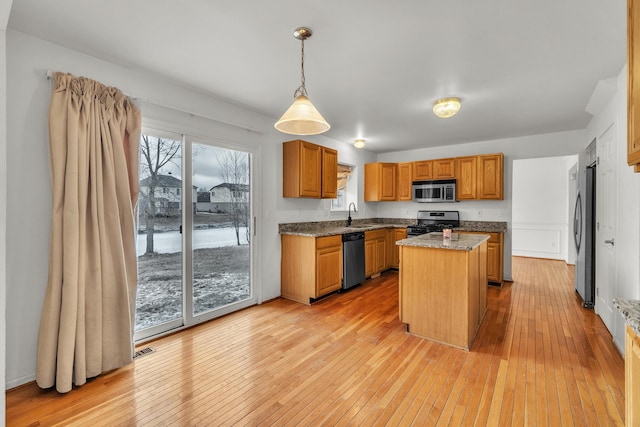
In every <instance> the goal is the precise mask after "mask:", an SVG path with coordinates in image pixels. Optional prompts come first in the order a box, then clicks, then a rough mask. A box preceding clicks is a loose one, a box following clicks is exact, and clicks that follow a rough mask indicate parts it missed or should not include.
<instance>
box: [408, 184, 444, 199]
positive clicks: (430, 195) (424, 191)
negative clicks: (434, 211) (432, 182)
mask: <svg viewBox="0 0 640 427" xmlns="http://www.w3.org/2000/svg"><path fill="white" fill-rule="evenodd" d="M415 197H416V200H420V201H424V202H435V201H439V200H440V199H441V198H442V188H440V187H422V188H416V190H415Z"/></svg>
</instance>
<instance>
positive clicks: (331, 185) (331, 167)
mask: <svg viewBox="0 0 640 427" xmlns="http://www.w3.org/2000/svg"><path fill="white" fill-rule="evenodd" d="M320 197H322V198H323V199H335V198H336V197H338V152H337V151H336V150H334V149H332V148H327V147H322V194H321V196H320Z"/></svg>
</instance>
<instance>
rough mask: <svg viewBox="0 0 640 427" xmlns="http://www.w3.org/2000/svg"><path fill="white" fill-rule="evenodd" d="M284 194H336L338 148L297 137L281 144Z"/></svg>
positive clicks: (333, 196)
mask: <svg viewBox="0 0 640 427" xmlns="http://www.w3.org/2000/svg"><path fill="white" fill-rule="evenodd" d="M282 167H283V173H282V195H283V197H312V198H320V197H324V198H336V197H337V194H338V152H337V151H336V150H333V149H331V148H326V147H322V146H320V145H316V144H312V143H311V142H307V141H302V140H300V139H296V140H294V141H288V142H285V143H283V144H282Z"/></svg>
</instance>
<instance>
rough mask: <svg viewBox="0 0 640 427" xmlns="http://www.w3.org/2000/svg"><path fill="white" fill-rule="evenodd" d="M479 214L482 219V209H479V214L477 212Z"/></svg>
mask: <svg viewBox="0 0 640 427" xmlns="http://www.w3.org/2000/svg"><path fill="white" fill-rule="evenodd" d="M477 213H478V217H481V216H482V211H481V210H480V209H478V212H477Z"/></svg>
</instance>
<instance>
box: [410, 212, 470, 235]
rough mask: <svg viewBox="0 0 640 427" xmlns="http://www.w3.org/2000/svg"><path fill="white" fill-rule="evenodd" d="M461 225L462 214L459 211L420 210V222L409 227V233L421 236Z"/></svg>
mask: <svg viewBox="0 0 640 427" xmlns="http://www.w3.org/2000/svg"><path fill="white" fill-rule="evenodd" d="M459 226H460V214H459V212H458V211H418V222H417V224H415V225H410V226H409V227H407V234H408V235H409V236H419V235H421V234H426V233H433V232H436V231H442V230H444V229H445V228H456V227H459Z"/></svg>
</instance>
